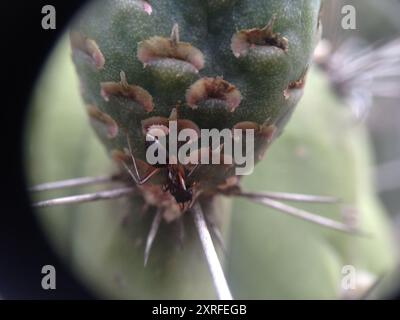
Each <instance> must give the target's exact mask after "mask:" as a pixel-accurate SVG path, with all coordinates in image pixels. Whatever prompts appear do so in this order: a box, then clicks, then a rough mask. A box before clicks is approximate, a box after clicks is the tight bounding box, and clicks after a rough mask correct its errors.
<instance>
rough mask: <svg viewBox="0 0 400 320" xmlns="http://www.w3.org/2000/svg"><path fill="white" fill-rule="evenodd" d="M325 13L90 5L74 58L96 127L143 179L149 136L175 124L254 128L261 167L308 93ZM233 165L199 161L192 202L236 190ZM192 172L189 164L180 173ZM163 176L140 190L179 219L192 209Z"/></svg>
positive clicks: (306, 7)
mask: <svg viewBox="0 0 400 320" xmlns="http://www.w3.org/2000/svg"><path fill="white" fill-rule="evenodd" d="M319 10H320V1H318V0H309V1H300V2H293V1H273V0H269V1H268V0H263V1H254V0H252V1H180V0H178V1H176V0H169V1H97V2H96V1H95V2H94V3H93V4H91V5H89V7H88V8H86V10H84V12H83V13H81V14H80V15H79V16H78V18H77V20H76V21H75V23H74V24H73V26H72V31H71V33H70V39H71V46H72V49H73V52H72V56H73V61H74V63H75V66H76V70H77V73H78V75H79V78H80V82H81V90H82V95H83V98H84V101H85V104H86V106H87V111H88V114H89V116H90V119H91V123H92V125H93V127H94V129H95V130H96V132H97V134H98V136H99V138H100V139H101V141H102V142H103V143H104V145H105V146H106V148H107V150H108V152H109V154H110V156H111V157H113V159H115V160H116V161H117V162H119V163H120V164H122V165H123V166H126V167H128V169H130V170H131V172H134V173H135V171H136V172H137V173H139V174H136V180H139V177H140V176H141V177H143V176H146V174H149V173H152V172H154V170H155V168H154V167H152V166H150V165H149V163H148V162H147V159H146V156H145V152H146V143H145V142H146V135H147V134H148V132H149V130H151V129H152V128H154V127H157V128H163V130H165V132H166V134H167V135H168V132H169V131H168V130H169V129H168V126H169V120H177V127H178V131H180V130H182V129H185V128H190V129H194V130H196V131H197V132H198V131H199V130H200V129H214V128H216V129H218V130H223V129H229V130H232V129H241V130H244V129H254V130H255V146H254V148H255V152H254V153H255V160H256V161H259V160H260V159H261V158H262V156H263V154H264V153H265V150H266V148H267V147H268V145H269V144H270V143H271V142H272V141H273V140H274V138H275V137H277V136H278V135H279V134H280V132H281V131H282V129H283V127H284V125H285V124H286V123H287V121H288V119H289V117H290V115H291V114H292V112H293V110H294V107H295V106H296V104H297V102H298V101H299V99H300V97H301V95H302V91H303V86H304V81H305V76H306V73H307V69H308V66H309V64H310V60H311V57H312V53H313V49H314V46H315V44H316V42H317V40H318V39H319V33H320V25H319V21H318V14H319ZM130 144H131V145H130ZM207 148H208V147H207ZM127 150H129V151H130V152H131V153H133V154H134V158H135V159H136V160H135V159H134V160H131V159H130V157H129V155H128V154H127V153H129V152H126V151H127ZM202 152H204V150H202ZM206 152H210V153H211V152H214V150H212V151H211V150H208V151H206ZM194 156H196V155H194ZM135 161H136V162H137V167H138V170H136V164H135V163H132V162H135ZM222 161H225V159H222ZM226 162H227V161H226ZM234 167H235V166H234V165H224V166H221V165H201V166H199V167H197V168H196V170H194V171H193V174H192V175H191V176H190V178H189V177H186V178H187V181H186V184H187V186H188V188H189V187H190V192H191V193H193V197H196V196H197V195H199V194H203V196H202V197H201V199H203V198H204V197H206V196H213V195H215V194H216V193H217V192H219V190H220V189H221V188H226V187H227V186H228V187H232V185H235V184H237V180H234V179H233V178H234V176H235V171H234V170H233V169H234ZM192 169H194V168H193V166H191V165H190V164H189V165H187V166H185V169H184V171H185V172H186V173H183V174H182V175H183V176H184V177H185V175H187V173H188V172H191V170H192ZM134 178H135V177H134ZM230 178H231V179H230ZM165 180H166V178H165V177H164V176H163V174H162V173H158V174H157V175H156V176H155V177H153V178H152V179H150V182H151V184H150V185H149V184H145V185H143V186H142V187H141V188H140V190H142V192H143V196H144V198H145V199H146V202H147V203H149V204H150V205H153V206H158V207H160V206H161V207H163V216H164V218H165V219H166V220H168V221H171V220H174V219H176V218H177V217H179V216H180V214H181V212H185V211H186V209H187V208H184V209H183V210H182V208H181V209H179V207H178V203H176V201H175V200H174V197H175V199H178V198H177V196H176V195H175V194H174V192H173V191H171V192H170V193H168V192H167V193H166V192H163V190H162V185H163V184H164V185H165ZM157 186H158V187H157ZM192 186H193V187H192ZM170 189H171V188H170ZM192 189H193V190H192ZM161 195H162V197H163V201H160V197H161ZM178 196H180V197H181V198H182V197H183V198H185V194H182V195H178ZM187 197H189V198H190V197H191V195H187ZM178 202H179V201H178Z"/></svg>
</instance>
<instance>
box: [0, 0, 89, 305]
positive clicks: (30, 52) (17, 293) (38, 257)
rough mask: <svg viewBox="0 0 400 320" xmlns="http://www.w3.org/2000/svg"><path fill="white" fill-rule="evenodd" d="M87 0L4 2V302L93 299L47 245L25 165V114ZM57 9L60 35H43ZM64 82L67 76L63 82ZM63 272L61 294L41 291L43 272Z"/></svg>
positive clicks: (0, 256) (0, 238)
mask: <svg viewBox="0 0 400 320" xmlns="http://www.w3.org/2000/svg"><path fill="white" fill-rule="evenodd" d="M84 3H85V1H84V0H68V1H65V0H58V1H53V0H50V1H42V0H25V1H4V2H3V4H2V10H1V11H2V13H1V19H0V21H1V24H2V26H1V29H0V32H1V42H0V43H1V50H0V51H1V55H2V59H1V61H2V63H1V69H3V70H4V68H5V72H4V71H3V73H2V80H3V84H2V86H1V88H2V90H1V91H2V94H1V96H2V99H1V100H2V103H1V108H0V114H1V118H0V119H1V123H2V126H1V129H0V130H1V132H2V133H3V134H2V137H1V138H0V140H1V141H2V144H3V145H2V147H1V157H0V159H1V162H2V166H1V168H2V169H1V182H0V186H1V192H0V195H1V199H0V201H1V202H0V208H1V209H0V296H1V297H2V298H3V299H90V298H92V297H91V295H90V294H89V292H88V291H87V290H86V289H85V288H83V287H82V285H81V284H79V282H78V281H77V279H75V278H74V277H73V275H72V274H71V273H70V272H69V270H68V268H66V266H64V265H63V264H62V263H61V261H60V260H59V259H58V257H57V256H56V254H55V253H54V252H53V251H52V250H51V248H50V246H49V245H48V244H47V242H46V240H45V237H44V235H43V233H42V232H41V231H40V229H39V225H38V222H37V221H36V219H35V217H34V215H33V214H32V210H31V209H30V208H29V205H28V204H29V200H28V195H27V193H26V191H25V178H24V176H25V175H24V169H23V163H22V142H23V141H22V139H23V134H24V127H25V115H26V112H27V107H28V103H29V99H30V96H31V91H32V89H33V87H34V84H35V82H36V79H37V77H38V76H39V74H40V70H41V68H42V66H43V64H44V62H45V61H46V59H47V56H48V55H49V53H50V52H51V50H52V48H53V45H54V44H55V42H56V40H57V39H58V37H59V36H60V35H61V34H62V32H63V31H64V30H65V28H66V26H67V24H68V22H69V20H70V18H71V17H72V16H73V15H74V13H75V12H76V11H77V10H78V8H79V7H80V6H81V5H83V4H84ZM47 4H50V5H53V6H54V7H55V8H56V23H57V29H56V30H43V29H42V27H41V20H42V17H43V14H42V13H41V11H42V7H43V6H44V5H47ZM60 81H62V77H60ZM45 264H51V265H54V266H55V267H56V270H57V289H56V290H43V289H42V288H41V279H42V276H43V275H42V274H41V268H42V266H43V265H45Z"/></svg>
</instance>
